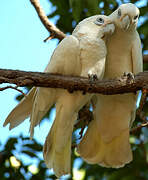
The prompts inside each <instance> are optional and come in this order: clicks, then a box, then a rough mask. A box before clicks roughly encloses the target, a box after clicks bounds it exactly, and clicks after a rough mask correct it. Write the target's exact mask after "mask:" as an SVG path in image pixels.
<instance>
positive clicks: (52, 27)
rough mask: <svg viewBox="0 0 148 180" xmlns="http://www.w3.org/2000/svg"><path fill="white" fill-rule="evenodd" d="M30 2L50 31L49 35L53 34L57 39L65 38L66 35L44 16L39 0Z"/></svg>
mask: <svg viewBox="0 0 148 180" xmlns="http://www.w3.org/2000/svg"><path fill="white" fill-rule="evenodd" d="M30 2H31V4H32V5H33V6H34V8H35V10H36V12H37V14H38V16H39V18H40V20H41V22H42V23H43V25H44V26H45V28H46V29H47V31H48V32H49V33H51V36H53V35H54V38H58V39H59V40H62V39H63V38H65V37H66V35H65V34H64V33H63V32H62V31H60V30H59V29H58V28H57V27H56V26H55V25H54V24H53V23H51V22H50V21H49V20H48V17H47V16H46V14H45V12H44V10H43V8H42V7H41V5H40V3H39V0H30Z"/></svg>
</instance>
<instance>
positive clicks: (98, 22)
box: [96, 17, 104, 25]
mask: <svg viewBox="0 0 148 180" xmlns="http://www.w3.org/2000/svg"><path fill="white" fill-rule="evenodd" d="M103 23H104V19H103V18H101V17H98V18H97V19H96V24H97V25H102V24H103Z"/></svg>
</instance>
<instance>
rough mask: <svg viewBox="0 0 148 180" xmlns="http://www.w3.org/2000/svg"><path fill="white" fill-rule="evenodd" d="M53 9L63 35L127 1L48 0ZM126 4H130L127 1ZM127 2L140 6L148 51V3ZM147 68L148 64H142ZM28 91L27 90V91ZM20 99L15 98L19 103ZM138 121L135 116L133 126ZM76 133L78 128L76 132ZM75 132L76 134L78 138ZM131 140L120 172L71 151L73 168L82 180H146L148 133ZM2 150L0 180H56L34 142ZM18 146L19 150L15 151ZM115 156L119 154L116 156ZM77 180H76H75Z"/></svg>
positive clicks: (16, 142)
mask: <svg viewBox="0 0 148 180" xmlns="http://www.w3.org/2000/svg"><path fill="white" fill-rule="evenodd" d="M49 2H50V3H52V5H53V6H54V7H55V8H54V10H53V11H52V12H50V13H49V15H48V17H49V18H52V17H55V16H58V20H57V23H56V25H57V26H58V28H59V29H61V30H62V31H63V32H65V33H71V32H72V30H73V28H74V27H75V25H76V24H77V23H78V22H79V21H80V20H82V19H84V18H86V17H89V16H92V15H95V14H106V15H109V14H110V13H112V11H114V10H115V9H116V8H117V7H118V5H120V3H125V2H127V1H126V0H120V1H119V0H116V1H114V0H109V1H101V0H61V1H59V0H49ZM128 2H129V1H128ZM130 2H132V3H136V4H137V5H138V4H142V5H141V6H140V12H141V16H142V18H141V19H142V23H141V24H140V26H139V27H138V31H139V33H140V36H141V39H142V43H143V50H147V49H148V1H146V0H143V1H142V0H141V1H138V0H131V1H130ZM145 69H148V65H145ZM29 89H30V88H29ZM21 98H22V97H17V99H18V100H20V99H21ZM144 111H145V112H146V115H147V114H148V103H146V104H145V106H144ZM139 122H140V120H139V119H138V117H137V118H136V121H135V123H134V125H137V124H138V123H139ZM77 131H79V129H77ZM77 134H78V133H75V135H76V137H75V138H77V136H78V135H77ZM130 141H131V143H132V149H133V161H132V163H130V164H128V165H126V166H125V167H123V168H120V169H109V168H103V167H100V166H98V165H89V164H87V163H85V162H84V161H82V160H81V159H80V157H78V156H77V154H76V153H75V151H74V149H73V151H72V167H75V166H74V165H75V163H76V162H79V166H77V169H78V170H79V171H82V172H84V173H83V177H82V178H81V179H82V180H84V179H85V180H118V179H120V180H147V179H148V168H147V167H148V130H147V128H143V129H142V130H140V131H137V132H136V133H135V134H134V135H132V136H131V138H130ZM0 147H1V149H2V151H1V152H0V179H11V180H12V179H16V177H17V179H29V180H33V179H35V180H38V179H48V180H50V179H56V177H55V176H54V174H53V173H49V170H47V168H46V166H45V164H44V161H43V159H42V157H40V156H39V154H40V153H41V152H42V145H41V144H39V143H38V142H37V141H36V140H30V139H29V138H26V137H23V136H20V137H18V138H10V139H8V141H7V142H6V144H5V145H4V147H3V146H2V145H0ZM18 147H19V148H18ZM18 154H19V155H20V154H24V155H25V156H26V157H29V159H31V160H35V161H36V169H37V171H36V173H31V171H30V170H29V167H30V166H31V162H28V163H26V162H24V161H23V160H22V159H23V158H22V159H20V158H18V157H19V156H18ZM117 156H118V155H117ZM12 157H16V161H18V162H19V163H18V164H19V165H18V166H17V167H16V166H14V165H13V163H12V162H11V159H12ZM73 172H74V171H72V176H71V177H70V176H68V177H63V178H62V179H65V180H68V179H74V176H73V175H74V174H73ZM75 179H76V178H75ZM78 180H79V179H78Z"/></svg>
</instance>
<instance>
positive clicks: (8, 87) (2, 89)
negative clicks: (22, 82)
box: [0, 86, 26, 96]
mask: <svg viewBox="0 0 148 180" xmlns="http://www.w3.org/2000/svg"><path fill="white" fill-rule="evenodd" d="M6 89H14V90H16V91H18V92H20V93H21V94H22V95H23V96H26V94H25V93H24V92H23V91H22V90H20V89H18V86H15V87H13V86H5V87H2V88H0V91H4V90H6Z"/></svg>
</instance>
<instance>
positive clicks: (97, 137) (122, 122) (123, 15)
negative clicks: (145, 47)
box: [77, 3, 143, 168]
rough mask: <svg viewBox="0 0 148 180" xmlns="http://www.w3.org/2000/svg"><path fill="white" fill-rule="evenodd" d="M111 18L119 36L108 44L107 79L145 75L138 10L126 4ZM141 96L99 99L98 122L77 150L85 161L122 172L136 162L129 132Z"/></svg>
mask: <svg viewBox="0 0 148 180" xmlns="http://www.w3.org/2000/svg"><path fill="white" fill-rule="evenodd" d="M109 17H110V18H111V19H112V21H113V22H114V24H115V32H114V34H113V35H112V36H111V37H110V38H109V40H108V41H107V44H106V45H107V51H108V53H107V58H106V65H105V73H104V77H103V79H110V78H117V77H121V76H122V75H123V74H124V73H130V74H131V73H133V74H137V73H139V72H141V71H143V61H142V48H141V41H140V38H139V35H138V33H137V31H136V26H137V22H138V17H139V10H138V8H137V7H136V6H135V5H134V4H131V3H127V4H122V5H121V6H119V8H118V9H117V10H116V11H114V12H113V13H112V14H111V15H110V16H109ZM137 94H138V93H137ZM137 94H135V93H126V94H120V95H100V94H98V95H97V102H96V104H95V106H94V120H93V121H91V122H90V124H89V125H88V129H87V131H86V133H85V135H84V137H83V139H82V140H81V142H80V144H79V145H78V148H77V151H78V153H79V154H80V156H81V157H83V159H84V160H85V161H87V162H88V163H90V164H99V165H101V166H104V167H112V168H119V167H123V166H124V165H125V164H126V163H129V162H130V161H131V160H132V151H131V147H130V143H129V132H130V127H131V124H132V122H133V121H134V120H135V112H136V100H137Z"/></svg>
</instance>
